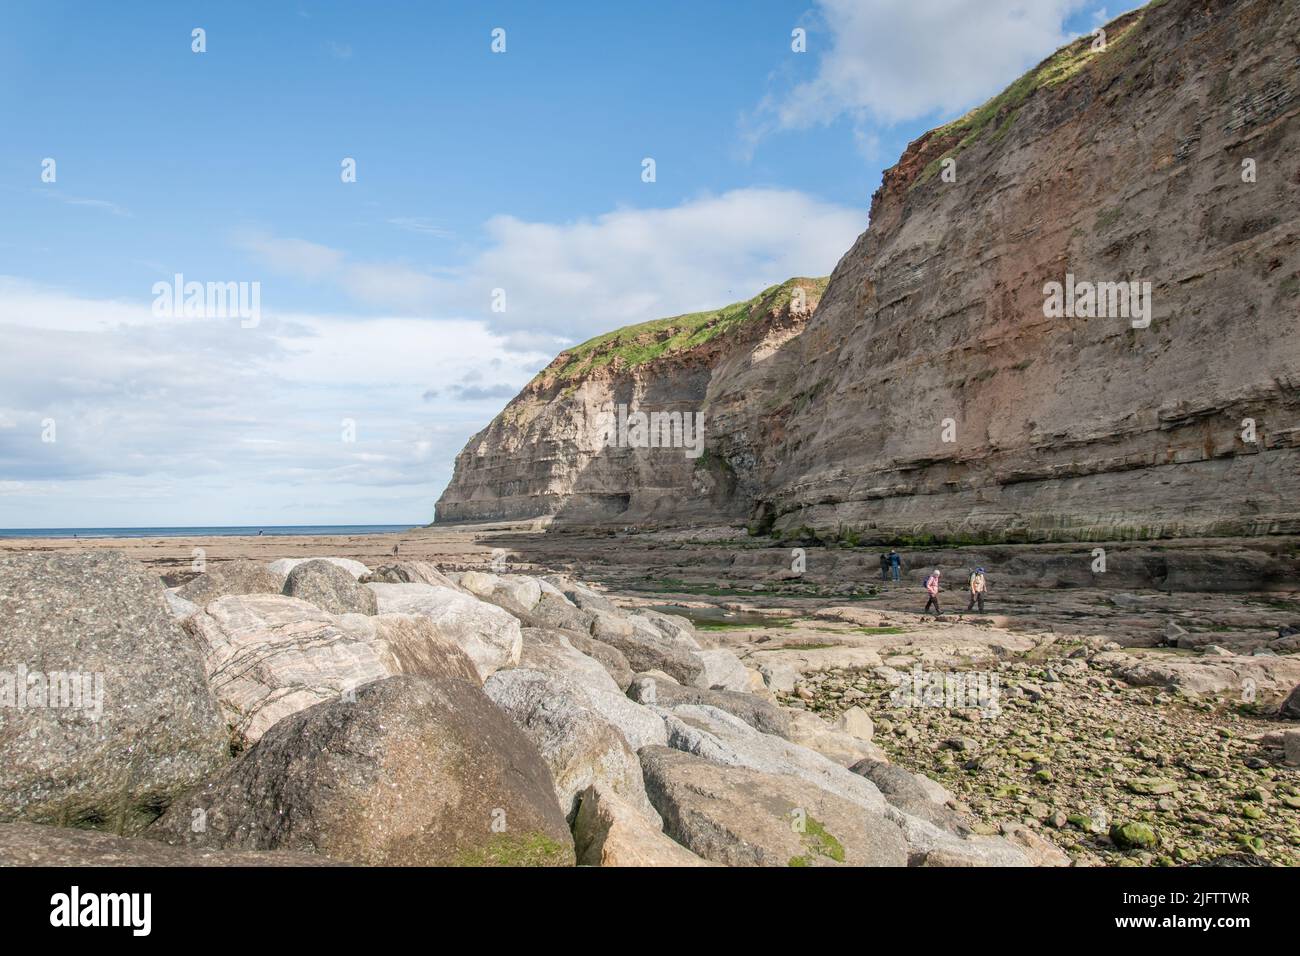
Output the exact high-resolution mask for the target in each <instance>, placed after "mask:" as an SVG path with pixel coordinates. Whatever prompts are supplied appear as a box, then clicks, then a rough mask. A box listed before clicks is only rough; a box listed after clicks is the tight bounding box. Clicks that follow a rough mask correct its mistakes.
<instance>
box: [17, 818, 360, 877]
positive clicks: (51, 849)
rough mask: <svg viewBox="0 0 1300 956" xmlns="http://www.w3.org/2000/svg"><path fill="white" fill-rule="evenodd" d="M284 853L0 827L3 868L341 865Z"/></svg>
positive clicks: (21, 826)
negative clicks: (181, 845) (187, 845)
mask: <svg viewBox="0 0 1300 956" xmlns="http://www.w3.org/2000/svg"><path fill="white" fill-rule="evenodd" d="M339 865H341V864H337V863H333V862H332V861H330V860H327V859H325V857H323V856H316V855H314V854H311V853H291V852H288V851H285V850H271V851H267V852H258V851H256V850H195V849H190V848H189V847H177V846H168V845H167V844H165V843H159V842H158V841H157V840H146V839H145V838H143V837H123V836H116V835H114V834H112V833H100V832H97V831H94V830H78V829H73V828H70V827H50V826H41V825H40V824H36V823H0V866H94V867H109V866H114V867H116V866H186V867H189V866H200V867H209V866H239V867H244V866H339Z"/></svg>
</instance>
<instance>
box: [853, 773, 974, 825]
mask: <svg viewBox="0 0 1300 956" xmlns="http://www.w3.org/2000/svg"><path fill="white" fill-rule="evenodd" d="M850 769H851V770H852V771H853V773H856V774H858V775H859V776H863V777H866V778H867V779H868V780H870V781H871V782H872V783H874V784H875V785H876V787H877V788H878V789H879V790H880V792H881V793H882V794H883V795H884V797H885V799H886V800H887V801H889V805H890V806H892V807H896V808H897V809H899V810H902V811H903V812H904V813H909V814H911V815H912V816H914V817H920V818H921V819H923V820H928V821H929V822H931V823H933V824H934V825H935V826H937V827H941V828H942V829H945V830H948V831H950V832H952V833H957V834H960V835H965V834H968V833H970V832H971V828H970V826H969V824H967V822H966V821H965V820H964V819H962V817H961V815H960V814H959V813H957V812H956V811H954V810H951V809H949V808H948V806H946V804H945V803H944V802H943V801H941V800H936V799H935V797H936V793H935V788H936V787H937V785H936V784H933V783H932V782H931V781H928V780H926V778H924V777H921V776H919V775H917V774H912V773H909V772H908V771H906V770H904V769H903V768H902V767H899V766H897V765H896V764H891V763H886V762H884V761H882V760H872V759H866V760H860V761H858V762H857V763H855V764H854V765H853V766H852V767H851V768H850ZM938 789H939V790H940V791H941V790H942V788H941V787H939V788H938Z"/></svg>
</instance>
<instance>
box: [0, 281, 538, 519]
mask: <svg viewBox="0 0 1300 956" xmlns="http://www.w3.org/2000/svg"><path fill="white" fill-rule="evenodd" d="M0 341H3V342H4V343H5V348H4V349H2V350H0V423H3V425H4V427H2V428H0V461H4V463H5V469H4V473H3V478H4V480H5V481H6V482H8V484H6V485H5V489H4V493H3V495H0V527H8V526H65V525H78V524H80V525H91V524H95V525H112V524H168V523H172V524H195V523H203V522H205V521H212V522H216V523H223V524H228V523H232V522H240V521H245V520H246V521H249V522H251V523H257V522H262V523H267V524H273V523H279V524H290V523H302V522H312V521H331V522H335V523H343V522H348V521H353V520H376V521H383V520H388V521H421V520H428V519H429V518H430V517H431V514H432V503H433V501H434V499H435V498H436V497H437V495H438V493H439V492H440V491H441V490H442V488H443V486H444V485H445V483H446V481H447V480H448V479H449V477H450V473H451V463H452V460H453V458H454V456H455V454H456V453H457V452H458V451H459V450H460V448H461V447H462V445H463V444H464V442H465V441H466V440H467V439H468V437H469V436H470V435H471V434H473V432H474V431H476V430H477V429H478V428H480V427H481V426H482V424H483V420H484V401H483V400H482V397H481V395H480V394H479V393H478V392H475V391H472V390H464V391H460V390H457V389H454V388H452V389H448V390H446V391H445V393H444V394H443V395H442V396H441V397H440V398H439V400H438V401H437V402H434V403H429V402H424V401H423V400H422V398H421V396H422V395H423V394H424V393H425V392H426V391H427V390H429V389H431V388H433V389H439V388H442V387H444V386H445V385H446V384H447V383H449V382H465V381H476V382H480V383H482V388H483V389H486V388H491V387H495V388H496V389H497V390H498V391H499V392H500V391H504V389H506V388H508V389H510V390H511V394H513V391H517V390H518V389H519V388H520V387H522V385H523V384H524V383H525V382H526V381H527V380H528V378H529V377H531V375H532V373H533V372H534V370H535V369H536V368H537V367H539V366H540V365H541V364H543V363H544V362H545V361H546V360H547V359H548V358H549V355H542V354H540V353H533V354H531V355H519V354H512V353H509V352H507V351H506V350H505V349H504V347H503V342H502V339H501V337H500V336H497V335H495V334H493V333H491V332H490V331H489V330H488V329H487V328H486V327H485V325H484V324H483V323H482V322H477V321H471V320H466V319H445V320H436V321H435V320H427V319H417V318H411V317H402V316H385V315H373V316H369V317H366V318H362V319H357V318H351V317H347V316H339V315H305V314H292V313H288V314H286V313H274V312H270V313H267V312H264V314H263V317H262V322H261V324H260V325H259V326H258V327H257V328H254V329H245V328H242V327H241V326H240V323H239V321H238V320H237V319H210V320H208V319H171V318H159V317H156V316H154V315H153V314H152V309H151V308H150V303H149V302H147V301H142V302H138V303H129V302H122V301H99V300H93V299H86V298H81V297H77V296H72V295H67V294H64V293H61V292H59V291H58V290H51V289H47V288H42V287H39V286H34V285H31V284H29V283H25V282H22V281H20V280H16V279H12V278H7V277H0ZM494 401H496V402H498V403H499V402H500V399H495V400H494ZM487 404H488V405H491V404H492V402H488V403H487ZM46 419H53V420H54V422H55V426H56V432H55V437H56V440H55V441H54V442H52V443H50V442H43V441H42V440H41V438H42V432H43V424H42V423H43V422H44V421H45V420H46ZM344 419H351V420H353V421H354V422H355V423H356V431H357V440H356V442H355V443H346V442H344V441H342V422H343V420H344Z"/></svg>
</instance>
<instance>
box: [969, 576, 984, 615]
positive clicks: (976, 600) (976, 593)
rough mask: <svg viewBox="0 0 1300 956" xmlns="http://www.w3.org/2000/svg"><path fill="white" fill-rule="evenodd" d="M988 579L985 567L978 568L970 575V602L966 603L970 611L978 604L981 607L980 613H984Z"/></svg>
mask: <svg viewBox="0 0 1300 956" xmlns="http://www.w3.org/2000/svg"><path fill="white" fill-rule="evenodd" d="M988 588H989V585H988V581H987V580H985V578H984V569H983V568H976V569H975V572H974V573H973V574H972V575H971V576H970V604H968V605H966V610H967V611H968V612H969V611H970V610H971V608H973V607H974V606H975V605H976V604H978V605H979V607H980V613H981V614H983V613H984V594H985V593H986V592H987V591H988Z"/></svg>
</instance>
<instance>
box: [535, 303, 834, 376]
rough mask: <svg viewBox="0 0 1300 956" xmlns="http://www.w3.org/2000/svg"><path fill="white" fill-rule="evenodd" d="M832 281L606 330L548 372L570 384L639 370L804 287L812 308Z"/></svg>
mask: <svg viewBox="0 0 1300 956" xmlns="http://www.w3.org/2000/svg"><path fill="white" fill-rule="evenodd" d="M829 281H830V280H829V278H828V277H825V278H821V279H804V278H795V279H787V280H786V281H785V282H782V283H781V284H780V285H774V286H771V287H770V288H767V289H764V290H763V291H762V292H760V293H759V294H758V295H756V296H754V297H753V298H752V299H748V300H746V301H744V302H733V303H732V304H731V305H727V306H723V307H722V308H721V309H714V310H712V311H706V312H691V313H688V314H686V315H675V316H672V317H671V318H667V319H654V320H652V321H650V322H642V323H640V324H638V325H629V326H627V327H626V328H622V329H617V330H616V331H613V332H606V333H605V334H604V335H598V336H596V337H595V338H594V339H588V340H587V341H586V342H583V343H582V344H581V345H578V346H575V347H574V348H571V349H567V350H566V351H564V352H561V353H560V354H559V355H558V356H557V357H556V359H555V361H554V362H552V363H551V364H550V366H549V367H548V368H547V369H546V370H545V371H544V372H542V375H543V376H554V377H555V378H557V379H558V380H559V381H561V382H570V381H575V380H577V379H579V378H582V377H583V376H586V375H588V374H590V373H591V372H592V371H594V370H595V369H598V368H601V367H603V366H606V365H614V364H617V365H618V366H619V367H621V368H634V367H635V366H638V365H644V364H645V363H646V362H651V361H654V360H655V359H657V358H661V357H663V356H665V355H673V354H676V353H680V352H686V351H689V350H690V349H694V348H698V347H699V346H701V345H703V344H705V343H706V342H708V341H710V340H711V339H715V338H717V337H718V336H720V335H722V334H724V333H726V332H729V331H731V330H732V329H735V328H737V327H739V326H742V325H745V324H746V323H749V322H753V321H756V320H759V319H762V318H764V317H766V316H768V315H770V314H772V313H774V312H777V311H779V310H781V309H784V308H786V307H787V306H788V305H789V304H790V300H791V299H792V298H793V297H794V295H795V290H796V289H802V290H803V295H804V297H805V299H806V303H807V307H808V308H812V307H813V306H815V305H816V304H817V302H818V301H819V300H820V299H821V295H822V292H824V291H825V289H826V284H827V283H828V282H829Z"/></svg>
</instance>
